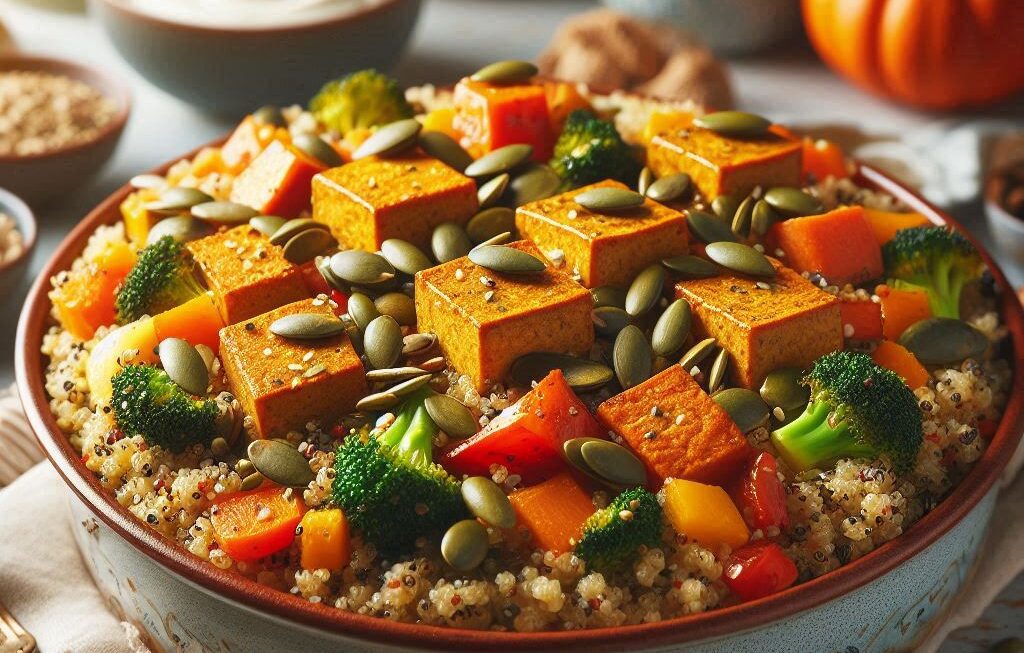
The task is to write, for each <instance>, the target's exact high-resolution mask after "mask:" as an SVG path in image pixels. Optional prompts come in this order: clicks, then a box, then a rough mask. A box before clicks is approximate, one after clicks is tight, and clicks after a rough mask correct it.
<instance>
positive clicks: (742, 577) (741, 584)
mask: <svg viewBox="0 0 1024 653" xmlns="http://www.w3.org/2000/svg"><path fill="white" fill-rule="evenodd" d="M796 579H797V568H796V565H795V564H793V561H792V560H790V559H789V556H787V555H786V552H785V551H783V550H782V547H781V546H779V545H778V544H776V543H774V542H767V541H764V540H761V541H759V542H751V543H750V544H748V545H746V546H744V547H743V548H741V549H738V550H736V551H733V552H732V555H730V556H729V557H728V559H726V561H725V564H724V565H723V574H722V582H724V583H725V584H726V585H727V586H728V587H729V589H730V590H732V592H733V593H734V594H735V595H736V596H738V597H740V598H741V599H742V600H744V601H753V600H754V599H759V598H761V597H764V596H769V595H771V594H775V593H776V592H781V591H782V590H784V589H786V588H787V587H789V586H790V585H792V584H793V583H795V582H796Z"/></svg>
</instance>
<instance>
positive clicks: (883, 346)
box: [871, 340, 928, 389]
mask: <svg viewBox="0 0 1024 653" xmlns="http://www.w3.org/2000/svg"><path fill="white" fill-rule="evenodd" d="M871 357H872V358H873V359H874V360H875V362H876V363H878V364H879V365H881V366H882V367H884V368H886V369H890V370H892V371H893V372H896V373H897V374H899V375H900V376H901V377H903V380H904V381H906V382H907V385H908V386H910V388H911V389H914V388H920V387H921V386H923V385H925V384H927V383H928V370H926V369H925V368H924V365H921V363H920V361H918V360H917V356H914V354H913V352H911V351H910V350H909V349H907V348H906V347H904V346H903V345H901V344H899V343H897V342H893V341H892V340H883V341H882V342H880V343H878V347H876V348H875V351H874V352H873V353H872V354H871Z"/></svg>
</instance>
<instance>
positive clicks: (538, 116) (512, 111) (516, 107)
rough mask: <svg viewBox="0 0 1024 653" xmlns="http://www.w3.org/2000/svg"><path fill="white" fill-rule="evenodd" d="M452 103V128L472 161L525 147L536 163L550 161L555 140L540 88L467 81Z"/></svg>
mask: <svg viewBox="0 0 1024 653" xmlns="http://www.w3.org/2000/svg"><path fill="white" fill-rule="evenodd" d="M454 102H455V118H454V120H453V122H452V126H453V127H454V129H455V131H457V132H458V133H460V134H462V146H463V147H465V148H466V149H467V150H468V151H469V153H470V154H472V155H473V156H474V157H480V156H482V155H484V154H487V153H488V152H490V151H491V150H496V149H498V148H499V147H504V146H505V145H512V144H513V143H528V144H530V145H532V146H533V158H534V160H535V161H545V162H546V161H547V160H548V159H550V158H551V150H552V147H553V146H554V137H553V134H552V129H551V121H550V118H549V115H548V100H547V94H546V93H545V91H544V87H543V86H541V85H540V84H500V85H498V84H487V83H484V82H475V81H473V80H471V79H468V78H466V79H463V80H462V81H460V82H459V83H458V84H456V85H455V94H454Z"/></svg>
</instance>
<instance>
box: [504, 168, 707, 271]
mask: <svg viewBox="0 0 1024 653" xmlns="http://www.w3.org/2000/svg"><path fill="white" fill-rule="evenodd" d="M601 186H611V187H613V188H626V185H625V184H621V183H619V182H617V181H611V180H609V181H602V182H600V183H597V184H594V185H592V186H585V187H583V188H579V189H577V190H573V191H569V192H568V193H563V194H561V195H556V196H555V197H549V198H547V199H543V200H538V201H536V202H531V203H530V204H526V205H524V206H520V207H519V209H518V210H517V211H516V227H517V228H518V229H519V233H520V234H521V235H522V236H523V237H524V238H527V239H529V240H531V241H533V242H534V243H536V244H537V246H538V247H540V248H541V250H543V251H544V252H547V253H550V252H551V251H552V250H561V251H562V254H563V255H564V256H565V262H566V265H567V266H568V269H569V270H571V271H572V272H573V274H574V275H575V274H578V275H579V279H580V281H581V282H582V283H583V285H584V286H586V287H588V288H596V287H598V286H628V285H629V284H630V282H632V281H633V278H634V277H635V276H636V275H637V274H639V272H640V271H641V270H643V269H644V268H645V267H647V266H648V265H650V264H652V263H654V262H656V261H658V260H660V259H662V258H665V257H668V256H674V255H676V254H685V253H686V252H687V243H688V237H687V229H686V218H685V217H684V216H683V214H682V213H679V212H678V211H674V210H673V209H670V208H668V207H667V206H663V205H661V204H658V203H657V202H655V201H653V200H650V199H648V200H645V201H644V205H643V206H642V207H640V208H638V209H636V210H635V211H630V212H629V213H628V214H617V215H615V214H610V213H596V212H594V211H590V210H588V209H585V208H583V207H582V206H580V205H579V204H577V203H576V202H575V200H574V198H575V197H576V196H577V195H578V194H580V193H582V192H584V191H586V190H588V189H590V188H596V187H601Z"/></svg>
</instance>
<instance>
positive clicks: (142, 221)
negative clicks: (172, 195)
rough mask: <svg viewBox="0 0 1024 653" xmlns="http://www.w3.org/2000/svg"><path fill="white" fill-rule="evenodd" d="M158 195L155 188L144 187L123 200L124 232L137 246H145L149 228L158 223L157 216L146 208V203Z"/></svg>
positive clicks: (121, 207)
mask: <svg viewBox="0 0 1024 653" xmlns="http://www.w3.org/2000/svg"><path fill="white" fill-rule="evenodd" d="M157 197H158V193H157V192H156V191H155V190H153V189H150V188H143V189H140V190H137V191H135V192H134V193H132V194H130V195H129V196H128V197H126V198H124V201H123V202H121V206H120V209H121V217H122V218H123V219H124V233H125V235H126V236H128V240H130V241H131V242H132V244H133V245H135V247H138V248H142V247H145V245H146V237H147V236H149V230H150V229H152V228H153V225H154V224H156V221H157V218H156V216H155V215H153V214H152V213H150V212H149V211H147V210H146V204H147V203H149V202H152V201H153V200H155V199H156V198H157Z"/></svg>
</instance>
